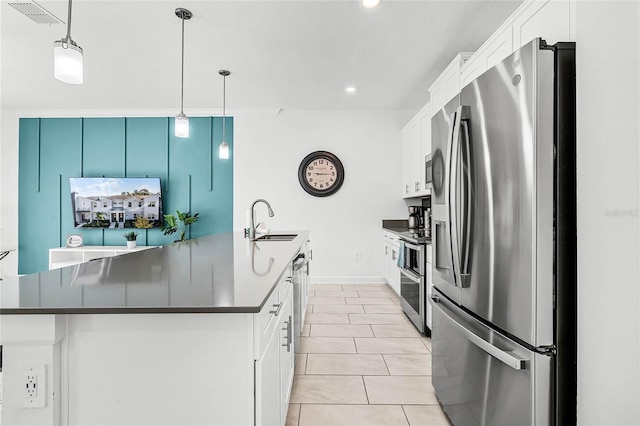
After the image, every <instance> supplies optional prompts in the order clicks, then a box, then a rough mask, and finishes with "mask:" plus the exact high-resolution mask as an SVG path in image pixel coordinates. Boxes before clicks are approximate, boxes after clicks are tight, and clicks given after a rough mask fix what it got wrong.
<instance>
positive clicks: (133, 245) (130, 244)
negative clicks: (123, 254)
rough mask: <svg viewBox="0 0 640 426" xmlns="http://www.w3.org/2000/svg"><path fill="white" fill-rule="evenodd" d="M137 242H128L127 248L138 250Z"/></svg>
mask: <svg viewBox="0 0 640 426" xmlns="http://www.w3.org/2000/svg"><path fill="white" fill-rule="evenodd" d="M136 243H137V241H136V240H133V241H127V248H129V249H132V248H136Z"/></svg>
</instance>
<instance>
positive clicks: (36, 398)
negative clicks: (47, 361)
mask: <svg viewBox="0 0 640 426" xmlns="http://www.w3.org/2000/svg"><path fill="white" fill-rule="evenodd" d="M22 371H23V372H24V373H23V375H22V377H24V394H23V400H22V407H23V408H44V407H45V406H46V405H47V398H46V396H47V375H46V367H45V365H44V364H24V365H23V369H22Z"/></svg>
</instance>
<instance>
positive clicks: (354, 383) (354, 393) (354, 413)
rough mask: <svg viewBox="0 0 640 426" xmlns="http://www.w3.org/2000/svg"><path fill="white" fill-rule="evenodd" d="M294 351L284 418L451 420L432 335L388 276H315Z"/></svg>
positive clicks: (370, 424) (442, 424) (325, 424)
mask: <svg viewBox="0 0 640 426" xmlns="http://www.w3.org/2000/svg"><path fill="white" fill-rule="evenodd" d="M302 334H303V337H302V338H301V340H300V353H299V354H298V355H297V356H296V362H297V364H296V369H295V377H294V380H293V389H292V391H291V400H290V404H289V412H288V414H287V426H311V425H322V426H334V425H335V426H339V425H350V426H377V425H404V426H449V425H450V423H449V421H448V420H447V418H446V416H445V415H444V413H443V412H442V409H441V407H440V405H438V401H437V399H436V396H435V392H434V390H433V386H432V385H431V339H429V338H428V337H425V336H423V335H421V334H420V333H419V332H418V331H417V330H416V329H415V327H414V326H413V324H412V323H411V322H410V321H409V319H408V318H407V317H406V316H405V315H404V314H403V313H402V308H401V307H400V302H399V300H398V297H397V296H396V294H395V293H394V292H393V290H391V288H389V286H387V285H386V284H366V285H365V284H348V283H345V284H342V285H339V284H318V285H312V286H311V287H310V291H309V305H308V307H307V320H306V324H305V325H304V327H303V332H302Z"/></svg>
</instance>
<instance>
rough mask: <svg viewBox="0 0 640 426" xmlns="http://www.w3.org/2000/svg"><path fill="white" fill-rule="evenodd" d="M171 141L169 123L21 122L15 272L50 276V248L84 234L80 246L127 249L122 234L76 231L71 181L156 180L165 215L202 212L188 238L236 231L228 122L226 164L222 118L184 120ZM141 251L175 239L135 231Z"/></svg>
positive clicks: (153, 120)
mask: <svg viewBox="0 0 640 426" xmlns="http://www.w3.org/2000/svg"><path fill="white" fill-rule="evenodd" d="M189 125H190V136H189V138H185V139H182V138H176V137H175V136H174V131H173V117H166V118H165V117H160V118H23V119H20V136H19V137H20V142H19V181H18V191H19V193H18V204H19V206H18V209H19V216H18V217H19V219H18V241H19V242H18V272H19V273H20V274H29V273H34V272H39V271H43V270H46V269H48V267H49V249H50V248H52V247H62V246H64V245H65V239H66V236H67V235H69V234H82V236H83V237H84V244H85V245H106V246H124V245H126V241H125V239H124V237H123V236H122V234H123V233H124V230H122V229H75V228H74V226H73V214H72V210H71V194H70V190H69V178H70V177H102V176H104V177H160V179H161V183H162V196H163V210H164V213H165V214H169V213H173V214H175V211H176V210H180V211H181V212H184V211H190V212H191V213H192V214H195V213H200V219H199V220H198V222H196V223H194V224H193V225H191V229H190V233H191V235H189V234H187V238H197V237H201V236H204V235H210V234H217V233H220V232H230V231H232V230H233V118H232V117H227V118H226V139H227V143H228V144H229V146H230V150H229V151H230V156H229V157H230V158H229V159H228V160H220V159H218V145H219V144H220V143H221V142H222V117H196V118H190V119H189ZM137 232H138V245H164V244H169V243H172V242H173V241H174V240H175V239H176V234H174V235H170V236H164V235H163V233H162V231H160V230H159V229H140V230H137Z"/></svg>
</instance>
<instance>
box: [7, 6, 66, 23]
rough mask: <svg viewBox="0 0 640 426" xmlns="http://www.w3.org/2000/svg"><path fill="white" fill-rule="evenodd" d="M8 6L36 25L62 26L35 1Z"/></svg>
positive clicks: (56, 18)
mask: <svg viewBox="0 0 640 426" xmlns="http://www.w3.org/2000/svg"><path fill="white" fill-rule="evenodd" d="M9 6H11V7H13V8H14V9H15V10H17V11H18V12H20V13H22V14H23V15H25V16H26V17H27V18H29V19H31V20H32V21H34V22H36V23H38V24H49V25H52V24H64V22H63V21H62V20H61V19H59V18H58V17H56V16H55V15H54V14H53V13H51V12H49V11H48V10H47V9H45V8H44V7H42V6H40V5H39V4H38V3H36V2H35V1H30V2H10V3H9Z"/></svg>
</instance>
